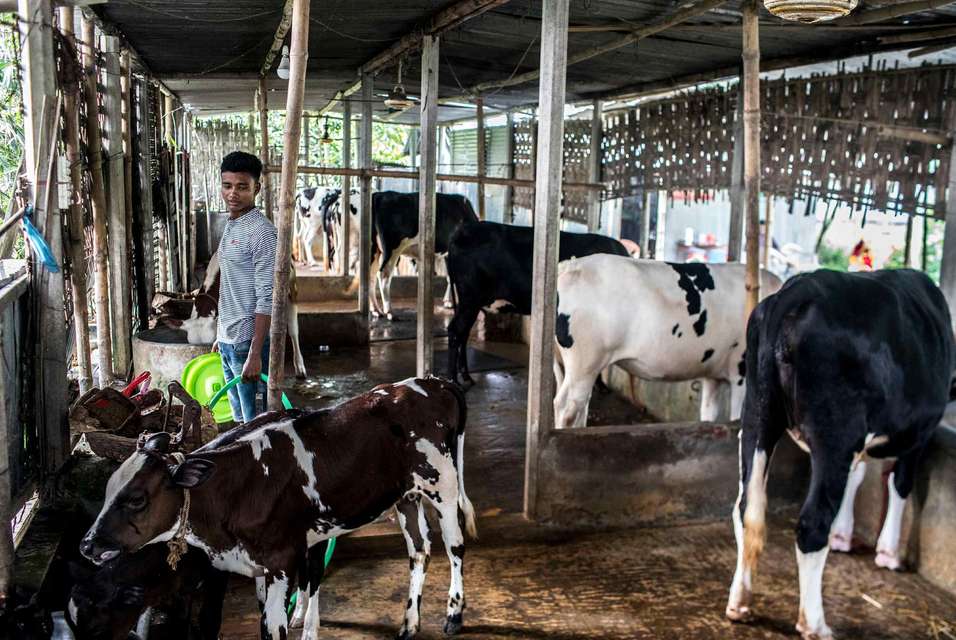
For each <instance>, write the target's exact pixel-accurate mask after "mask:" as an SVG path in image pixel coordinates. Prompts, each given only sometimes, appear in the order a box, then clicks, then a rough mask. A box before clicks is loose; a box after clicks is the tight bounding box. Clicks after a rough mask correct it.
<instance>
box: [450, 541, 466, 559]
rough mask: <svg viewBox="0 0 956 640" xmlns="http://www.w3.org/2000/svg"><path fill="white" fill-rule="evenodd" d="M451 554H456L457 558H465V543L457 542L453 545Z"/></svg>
mask: <svg viewBox="0 0 956 640" xmlns="http://www.w3.org/2000/svg"><path fill="white" fill-rule="evenodd" d="M451 555H453V556H455V557H456V558H459V559H460V558H464V557H465V545H463V544H456V545H455V546H453V547H452V548H451Z"/></svg>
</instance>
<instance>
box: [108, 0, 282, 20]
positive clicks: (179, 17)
mask: <svg viewBox="0 0 956 640" xmlns="http://www.w3.org/2000/svg"><path fill="white" fill-rule="evenodd" d="M126 1H127V2H128V3H129V4H132V5H135V6H137V7H139V8H141V9H145V10H146V11H152V12H153V13H158V14H160V15H163V16H166V17H169V18H175V19H176V20H184V21H186V22H202V23H209V24H221V23H223V22H244V21H247V20H252V19H254V18H261V17H263V16H271V15H275V14H277V13H279V12H280V11H281V9H272V10H270V11H260V12H258V13H252V14H249V15H245V16H239V17H235V18H192V17H190V16H187V15H185V14H181V13H173V12H171V11H164V10H163V9H157V8H156V7H154V6H152V5H151V4H149V3H146V2H139V0H126Z"/></svg>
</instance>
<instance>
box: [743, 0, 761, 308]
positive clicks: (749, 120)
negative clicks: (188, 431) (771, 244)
mask: <svg viewBox="0 0 956 640" xmlns="http://www.w3.org/2000/svg"><path fill="white" fill-rule="evenodd" d="M743 9H744V17H743V40H744V43H743V45H744V46H743V59H744V84H743V88H744V90H743V94H744V186H745V188H746V192H747V209H746V212H747V213H746V216H747V275H746V288H747V317H748V318H749V317H750V312H751V311H753V310H754V308H755V307H756V306H757V302H758V301H759V300H760V241H759V236H760V35H759V27H758V23H757V16H758V15H759V14H758V11H757V3H756V0H747V2H746V3H745V4H744V7H743Z"/></svg>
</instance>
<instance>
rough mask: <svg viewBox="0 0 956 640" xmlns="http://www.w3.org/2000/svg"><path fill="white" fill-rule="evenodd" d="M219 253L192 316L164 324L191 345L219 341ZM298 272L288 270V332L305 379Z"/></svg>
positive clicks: (299, 373)
mask: <svg viewBox="0 0 956 640" xmlns="http://www.w3.org/2000/svg"><path fill="white" fill-rule="evenodd" d="M219 277H220V273H219V252H216V253H214V254H212V258H210V260H209V265H208V266H207V267H206V277H205V279H204V280H203V283H202V286H201V287H200V288H199V290H198V291H197V292H196V294H195V298H194V301H193V310H192V314H191V315H190V316H189V318H188V319H186V320H176V319H172V318H166V319H165V320H164V321H165V322H166V324H168V325H169V326H171V327H174V328H177V329H182V330H183V331H185V332H186V341H187V342H188V343H189V344H212V343H213V342H215V341H216V323H217V322H218V318H219ZM296 294H297V292H296V282H295V268H294V267H293V268H292V269H290V270H289V304H290V309H289V314H288V321H287V324H286V331H287V332H288V334H289V339H290V340H291V341H292V356H293V357H292V362H293V365H294V366H295V375H296V376H297V377H299V378H304V377H305V375H306V372H305V359H304V358H303V357H302V347H301V346H300V345H299V310H298V308H297V307H296V304H295V302H296Z"/></svg>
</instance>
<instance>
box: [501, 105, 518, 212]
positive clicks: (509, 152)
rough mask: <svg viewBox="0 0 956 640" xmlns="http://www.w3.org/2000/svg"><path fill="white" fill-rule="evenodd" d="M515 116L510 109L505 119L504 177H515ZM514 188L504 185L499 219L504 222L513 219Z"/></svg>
mask: <svg viewBox="0 0 956 640" xmlns="http://www.w3.org/2000/svg"><path fill="white" fill-rule="evenodd" d="M514 148H515V116H514V114H513V113H511V112H510V111H509V112H508V115H507V117H506V120H505V177H506V178H514V177H515V154H514ZM514 197H515V190H514V187H512V186H511V185H508V186H506V187H505V199H504V207H503V208H504V211H503V212H502V215H501V221H502V222H504V223H505V224H512V223H514V221H515V205H514Z"/></svg>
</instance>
